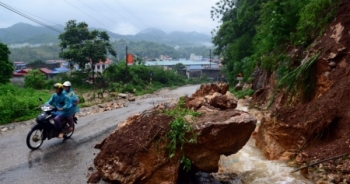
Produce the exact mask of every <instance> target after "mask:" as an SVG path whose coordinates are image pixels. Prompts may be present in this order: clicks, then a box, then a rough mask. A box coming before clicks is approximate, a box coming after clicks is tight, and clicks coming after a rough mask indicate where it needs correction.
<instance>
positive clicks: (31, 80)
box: [24, 70, 46, 89]
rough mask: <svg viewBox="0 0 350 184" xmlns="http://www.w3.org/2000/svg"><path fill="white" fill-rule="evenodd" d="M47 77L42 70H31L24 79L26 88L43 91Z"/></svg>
mask: <svg viewBox="0 0 350 184" xmlns="http://www.w3.org/2000/svg"><path fill="white" fill-rule="evenodd" d="M45 81H46V76H45V75H44V74H43V73H41V71H40V70H30V71H29V72H28V74H27V75H26V76H25V77H24V87H26V88H33V89H43V88H44V86H45Z"/></svg>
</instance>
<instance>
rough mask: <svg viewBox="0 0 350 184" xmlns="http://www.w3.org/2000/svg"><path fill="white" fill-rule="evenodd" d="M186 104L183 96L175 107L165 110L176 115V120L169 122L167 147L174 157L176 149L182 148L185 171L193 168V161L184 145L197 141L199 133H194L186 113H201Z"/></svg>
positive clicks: (170, 155) (194, 115)
mask: <svg viewBox="0 0 350 184" xmlns="http://www.w3.org/2000/svg"><path fill="white" fill-rule="evenodd" d="M184 105H185V101H184V99H183V98H182V99H180V101H179V102H178V104H177V105H176V107H175V108H174V109H171V110H166V111H165V112H164V113H165V114H166V115H168V116H172V117H174V120H173V121H172V122H170V124H169V126H170V131H169V132H168V134H167V140H169V144H168V145H167V147H166V148H167V149H168V150H169V158H172V157H174V156H175V154H176V151H177V150H178V149H180V151H181V153H182V156H181V160H180V163H181V164H183V169H184V170H185V171H189V170H190V169H191V165H192V162H191V160H190V159H189V158H187V157H186V156H185V153H184V149H183V147H184V144H185V143H196V142H197V135H196V134H195V133H194V131H193V127H192V125H191V124H189V123H188V122H187V121H186V120H185V118H184V117H185V116H186V115H190V116H192V117H197V116H199V115H200V113H199V112H195V111H193V110H190V109H187V108H185V107H184ZM188 133H190V134H191V136H190V137H189V138H188V137H187V135H188Z"/></svg>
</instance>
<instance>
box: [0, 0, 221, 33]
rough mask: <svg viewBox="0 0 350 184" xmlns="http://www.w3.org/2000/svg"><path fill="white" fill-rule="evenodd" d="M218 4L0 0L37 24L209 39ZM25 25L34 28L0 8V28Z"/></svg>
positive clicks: (196, 0) (211, 0)
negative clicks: (151, 31)
mask: <svg viewBox="0 0 350 184" xmlns="http://www.w3.org/2000/svg"><path fill="white" fill-rule="evenodd" d="M218 1H219V0H0V2H1V3H5V4H7V5H9V6H11V7H13V8H15V9H16V10H19V11H21V12H23V13H25V14H27V15H29V16H31V17H33V18H35V19H37V20H39V21H41V22H44V23H46V24H49V25H53V24H61V25H65V23H66V22H67V21H68V20H72V19H73V20H77V21H78V22H81V21H84V22H86V23H87V24H88V25H89V27H98V28H104V29H107V30H109V31H112V32H115V33H119V34H135V33H137V32H139V31H141V30H144V29H146V28H149V27H154V28H159V29H162V30H163V31H165V32H171V31H185V32H190V31H197V32H200V33H205V34H208V35H210V31H211V30H212V29H214V28H215V27H216V26H217V23H216V22H214V21H213V20H212V19H211V17H210V10H211V7H212V6H213V5H215V3H216V2H218ZM18 22H25V23H30V24H32V25H38V24H37V23H35V22H32V21H30V20H28V19H26V18H24V17H22V16H20V15H17V14H16V13H13V12H12V11H9V10H7V9H5V8H4V7H2V6H0V28H5V27H10V26H12V25H13V24H15V23H18Z"/></svg>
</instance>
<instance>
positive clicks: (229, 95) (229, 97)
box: [225, 91, 238, 101]
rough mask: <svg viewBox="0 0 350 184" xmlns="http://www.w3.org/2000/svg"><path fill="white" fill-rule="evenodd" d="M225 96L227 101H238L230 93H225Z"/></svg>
mask: <svg viewBox="0 0 350 184" xmlns="http://www.w3.org/2000/svg"><path fill="white" fill-rule="evenodd" d="M225 95H226V97H227V99H229V100H235V101H238V99H237V98H236V97H235V96H234V95H233V94H232V93H231V92H230V91H227V92H226V94H225Z"/></svg>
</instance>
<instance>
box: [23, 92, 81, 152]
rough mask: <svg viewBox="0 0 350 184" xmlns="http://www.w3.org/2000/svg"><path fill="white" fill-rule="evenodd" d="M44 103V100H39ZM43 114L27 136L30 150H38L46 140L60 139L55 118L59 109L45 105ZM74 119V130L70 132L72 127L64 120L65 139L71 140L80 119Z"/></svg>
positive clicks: (42, 108) (42, 107)
mask: <svg viewBox="0 0 350 184" xmlns="http://www.w3.org/2000/svg"><path fill="white" fill-rule="evenodd" d="M39 100H40V101H41V102H42V100H41V99H40V98H39ZM40 108H41V110H42V112H41V113H40V114H39V115H38V116H37V118H36V125H34V126H33V127H32V128H31V130H30V131H29V133H28V135H27V141H26V142H27V146H28V148H29V149H32V150H35V149H38V148H39V147H40V146H41V145H42V144H43V142H44V140H45V139H47V140H50V139H52V138H56V137H58V134H59V132H57V130H56V129H55V124H54V121H53V118H54V117H55V116H56V115H55V112H56V111H57V108H56V107H54V106H52V105H48V104H44V105H41V106H40ZM73 119H74V124H73V130H72V131H69V128H70V125H69V123H68V122H67V121H66V120H64V121H63V122H62V123H63V125H62V126H63V130H62V131H63V133H64V136H63V139H69V138H70V137H71V136H72V135H73V133H74V130H75V124H77V122H78V119H77V118H76V117H74V118H73Z"/></svg>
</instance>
